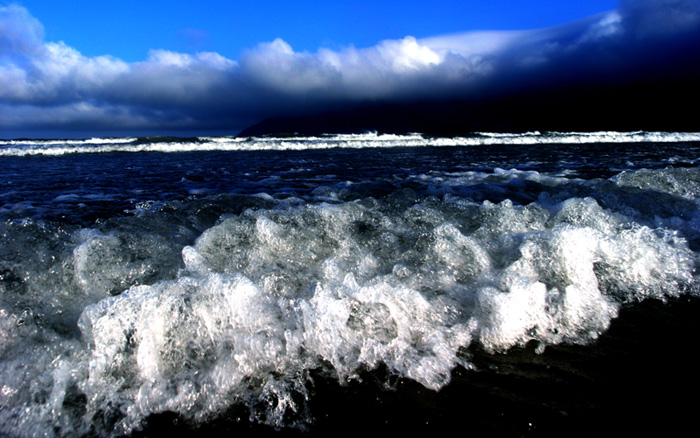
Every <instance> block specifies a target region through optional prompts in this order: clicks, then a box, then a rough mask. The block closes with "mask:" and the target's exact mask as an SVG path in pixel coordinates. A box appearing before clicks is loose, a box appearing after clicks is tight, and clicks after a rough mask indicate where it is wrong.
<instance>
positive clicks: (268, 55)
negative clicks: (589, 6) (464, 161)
mask: <svg viewBox="0 0 700 438" xmlns="http://www.w3.org/2000/svg"><path fill="white" fill-rule="evenodd" d="M699 4H700V2H697V0H694V1H690V0H688V1H684V0H666V1H658V0H657V1H652V0H641V1H640V0H637V1H631V0H630V1H627V0H624V1H622V2H621V4H620V7H619V9H618V10H615V11H610V12H607V13H603V14H599V15H596V16H593V17H588V18H585V19H582V20H580V21H577V22H574V23H567V24H563V25H560V26H556V27H552V28H546V29H535V30H524V31H479V32H465V33H461V34H453V35H443V36H436V37H433V38H426V39H416V38H414V37H411V36H406V37H405V38H402V39H399V40H386V41H381V42H378V43H377V44H376V45H375V46H372V47H367V48H355V47H352V46H351V47H346V48H343V49H340V50H329V49H323V48H322V49H319V50H318V51H317V52H313V53H312V52H297V51H295V50H294V49H293V48H292V47H291V46H290V45H289V44H288V43H286V42H285V41H284V40H282V39H276V40H274V41H272V42H267V43H261V44H259V45H258V46H256V47H254V48H252V49H250V50H249V51H247V52H246V53H244V54H243V55H242V56H241V58H240V59H239V60H237V61H236V60H231V59H228V58H225V57H223V56H221V55H219V54H217V53H212V52H200V53H197V54H185V53H178V52H172V51H167V50H152V51H151V52H150V53H149V55H148V57H147V59H145V60H144V61H141V62H134V63H127V62H124V61H122V60H120V59H117V58H115V57H111V56H99V57H86V56H84V55H82V54H81V53H80V52H79V51H78V50H77V49H76V48H72V47H69V46H67V45H66V44H64V43H63V42H48V41H45V40H44V32H43V28H42V25H41V23H39V22H38V21H37V20H36V19H35V18H34V17H33V16H32V15H31V14H30V12H29V11H27V10H26V9H24V8H23V7H21V6H18V5H10V6H6V7H2V8H0V111H1V114H2V117H0V129H3V130H9V129H10V128H15V129H18V128H25V129H28V130H30V129H37V130H39V129H49V128H50V129H53V130H60V129H64V128H65V129H66V130H73V131H79V130H80V129H82V128H85V127H90V128H91V129H104V130H112V131H115V130H120V129H124V130H128V129H132V130H133V129H140V130H152V131H164V132H165V131H170V132H172V130H174V129H189V130H198V129H199V130H208V129H220V130H221V129H223V130H229V131H231V132H235V131H237V130H240V129H242V128H244V127H246V126H247V125H249V124H251V123H254V122H256V121H258V120H261V119H263V118H266V117H274V116H283V115H291V114H297V113H304V112H313V111H319V110H325V109H334V108H335V109H338V108H343V107H347V106H353V105H360V104H368V103H392V102H417V101H420V100H424V99H429V100H431V101H438V100H450V99H453V100H459V99H476V100H479V99H489V98H494V97H498V96H503V95H506V94H508V93H514V92H518V91H520V90H525V89H529V88H532V87H534V88H537V87H549V88H551V87H554V86H560V87H573V86H585V85H587V84H594V85H595V84H599V83H609V84H612V85H614V84H616V83H622V82H625V81H629V80H631V79H633V80H642V79H643V78H642V77H641V76H640V75H641V73H639V72H640V71H643V72H645V73H644V74H646V73H648V72H649V71H652V72H653V73H654V74H655V75H656V77H657V78H658V77H664V78H666V76H664V75H667V76H668V77H669V78H671V77H672V76H673V74H675V73H674V72H673V71H671V70H672V68H668V69H665V65H669V66H670V67H679V66H680V67H683V66H685V65H686V64H687V63H690V64H692V62H689V61H687V60H688V59H698V54H699V53H698V52H699V51H700V49H698V47H700V44H698V42H699V41H700V38H699V37H698V36H699V35H700V31H699V29H700V6H699ZM669 48H670V49H669ZM659 60H664V62H666V61H669V62H670V64H663V63H661V64H660V63H659V62H658V61H659ZM674 63H675V64H674ZM684 63H686V64H684ZM640 67H641V68H640Z"/></svg>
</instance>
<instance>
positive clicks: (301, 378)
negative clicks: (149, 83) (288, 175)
mask: <svg viewBox="0 0 700 438" xmlns="http://www.w3.org/2000/svg"><path fill="white" fill-rule="evenodd" d="M678 172H690V173H693V174H694V175H695V176H697V170H696V169H685V170H681V171H677V170H673V169H667V170H660V171H643V172H639V173H636V174H630V175H621V176H620V177H619V178H616V179H613V180H610V181H598V182H596V184H598V186H596V191H599V192H605V193H606V194H605V197H606V198H605V199H606V200H607V201H606V202H607V203H608V205H614V206H615V209H613V208H611V207H609V206H607V207H606V206H604V205H602V204H603V203H602V201H599V200H597V199H594V198H593V197H588V196H569V195H570V194H571V191H577V190H581V187H580V184H581V183H580V182H576V181H574V182H569V181H567V180H565V179H563V178H553V177H545V176H544V175H541V174H538V173H537V172H518V171H501V172H500V173H496V174H494V175H491V176H489V178H490V181H491V183H494V182H496V183H497V182H501V183H506V182H512V181H515V180H518V179H520V180H521V181H523V183H525V182H528V181H531V182H532V181H537V182H538V183H540V184H542V185H543V186H546V187H549V188H551V189H552V190H551V191H552V192H553V193H557V194H558V195H552V196H545V195H541V196H540V200H539V201H538V202H532V203H529V204H527V205H519V204H516V203H514V202H512V201H510V200H505V201H502V202H498V203H494V202H490V201H483V202H473V201H470V200H468V199H465V198H461V197H458V196H455V195H453V194H449V193H448V194H444V196H443V197H442V199H439V198H437V197H434V196H420V195H418V194H417V193H415V192H413V191H412V190H408V189H403V190H399V191H396V192H394V193H393V194H390V195H388V196H385V197H383V198H380V199H375V198H362V199H356V200H352V201H347V202H338V203H333V204H331V203H324V202H320V203H308V202H303V201H302V200H300V199H289V198H288V199H285V200H277V201H274V200H272V199H271V198H270V197H268V198H266V199H262V200H260V201H255V202H258V204H255V205H256V207H254V208H249V209H246V210H244V211H242V212H241V213H240V214H233V215H223V216H221V217H220V219H219V220H218V221H217V222H216V223H215V224H210V225H208V226H206V227H205V228H206V229H205V231H204V232H203V233H201V234H198V237H196V239H194V237H193V238H192V239H191V240H188V239H184V240H182V238H181V237H173V236H174V235H175V234H176V231H178V233H179V235H180V236H182V230H183V223H184V222H183V221H190V222H189V223H190V224H192V223H193V222H192V221H195V222H197V221H198V219H196V218H193V214H196V213H193V212H197V211H203V210H204V208H201V206H199V205H198V206H194V207H193V208H192V209H191V210H188V211H187V212H186V213H183V215H182V217H180V218H179V219H177V220H176V218H175V217H174V216H168V218H167V220H166V217H164V216H163V215H164V214H173V213H168V212H167V211H166V210H168V209H161V210H157V209H155V210H144V211H142V212H140V214H138V215H137V216H135V217H133V218H131V219H129V218H125V219H123V220H121V221H117V222H114V223H112V224H111V225H110V223H106V224H105V225H103V226H102V228H101V229H100V230H84V229H71V228H66V227H62V228H60V229H55V228H51V227H49V226H45V225H40V224H36V223H34V222H26V221H25V222H22V223H20V222H16V221H13V222H7V223H5V224H4V225H3V229H2V232H3V234H4V235H6V236H11V237H12V241H13V242H14V243H13V244H11V245H10V246H8V247H5V248H4V249H3V251H5V253H4V254H3V257H2V259H1V260H2V270H1V271H0V273H1V275H2V276H3V282H2V287H3V290H2V295H1V296H2V301H1V302H0V313H1V316H2V318H0V324H1V325H2V326H1V328H2V330H1V331H0V333H1V334H2V335H1V337H0V355H2V358H3V360H2V361H1V362H0V376H1V380H2V390H1V391H0V424H1V426H0V431H2V432H3V433H6V434H9V435H18V436H39V435H42V436H44V435H45V434H47V433H48V434H49V435H54V436H75V435H107V436H117V435H121V434H128V433H130V432H133V431H134V430H137V429H139V427H141V426H142V425H143V424H144V421H145V420H146V419H147V418H148V417H149V415H152V414H157V413H162V412H175V413H177V414H178V415H179V416H181V418H184V419H187V420H188V421H192V422H195V423H196V422H202V421H207V420H209V419H212V418H215V417H216V416H218V415H222V414H223V413H224V412H226V410H227V409H230V407H231V406H232V405H235V404H243V405H245V406H247V408H248V410H249V412H250V416H251V419H252V420H253V421H257V422H262V423H265V424H270V425H274V426H290V425H291V426H293V425H300V424H301V425H303V424H304V423H305V422H308V421H311V418H312V416H313V413H311V412H308V410H307V406H306V400H308V398H309V396H310V382H311V380H312V377H311V375H312V373H313V372H323V373H325V374H326V375H328V376H333V377H334V378H336V379H338V380H339V381H341V382H344V381H348V380H352V379H355V378H357V377H358V376H359V375H360V373H361V372H362V370H367V369H374V368H377V367H379V366H384V367H386V368H387V369H388V370H389V372H390V373H391V374H393V375H397V376H401V377H403V378H408V379H412V380H415V381H417V382H419V383H421V384H422V385H424V386H425V387H427V388H430V389H433V390H437V389H440V388H442V387H444V386H445V385H447V384H448V383H449V381H450V378H451V372H452V370H453V369H454V368H455V367H456V366H458V365H461V366H464V367H467V368H469V367H471V364H470V361H469V355H468V354H466V353H465V351H466V349H468V348H469V347H470V346H474V345H478V346H481V347H482V348H484V349H486V350H487V351H491V352H502V351H507V350H509V349H511V348H513V347H516V346H522V345H525V344H528V343H535V344H537V345H538V349H539V351H542V350H543V349H546V348H547V346H549V345H556V344H561V343H573V344H586V343H589V342H591V341H593V340H595V339H596V338H597V337H598V336H599V335H600V334H601V333H602V332H604V331H605V330H606V329H607V328H608V326H609V325H610V323H611V321H612V320H613V319H614V318H615V317H616V316H617V314H618V312H619V310H620V309H621V307H622V306H625V305H626V303H629V302H634V301H638V300H642V299H646V298H657V299H665V298H667V297H673V296H679V295H680V294H683V293H688V292H690V293H697V292H696V291H697V289H696V278H695V269H696V265H697V254H696V253H695V252H694V251H693V250H692V249H691V248H690V246H689V244H688V241H687V240H686V238H685V237H684V235H691V236H692V235H693V233H695V235H697V230H698V229H700V228H699V226H698V225H699V224H700V222H699V221H698V216H697V204H696V202H695V198H694V197H693V196H692V195H689V193H690V192H691V191H693V190H695V189H694V188H693V187H694V186H693V184H696V183H694V182H692V181H697V180H698V178H695V179H694V180H693V179H692V178H686V177H682V176H681V175H678V174H677V173H678ZM669 181H675V182H676V183H677V184H675V185H674V184H669V183H668V182H669ZM645 185H653V186H654V190H655V193H659V196H662V195H664V196H665V195H669V194H674V195H675V194H678V193H681V194H683V196H685V198H683V199H686V202H685V203H684V204H683V206H674V205H668V204H665V203H659V205H658V206H652V209H655V210H654V211H653V212H652V213H651V215H652V216H655V219H654V218H653V217H652V218H649V217H647V219H646V220H641V219H640V217H641V213H640V212H639V210H637V209H636V207H635V206H636V205H637V204H636V203H637V202H640V203H644V204H649V199H651V198H646V199H640V198H639V197H638V192H637V191H635V190H636V187H639V186H645ZM681 186H683V187H681ZM328 190H329V191H332V188H328ZM567 193H568V195H567ZM557 196H561V197H562V198H561V199H557ZM258 198H260V197H258ZM662 198H663V196H662ZM237 199H238V198H237ZM611 200H612V201H611ZM205 201H206V200H192V201H191V202H193V203H195V202H205ZM263 201H264V202H263ZM237 202H238V201H237ZM270 203H272V204H274V205H272V206H270V205H269V204H270ZM679 208H683V209H685V210H683V211H680V210H679ZM170 210H173V209H170ZM170 210H168V211H170ZM178 220H179V221H181V222H179V223H178ZM149 223H150V224H151V225H150V226H149V225H148V224H149ZM197 223H198V224H199V223H200V222H197ZM144 229H150V231H148V232H147V233H146V232H145V231H144ZM178 239H180V240H178ZM27 309H32V310H27ZM76 326H77V327H78V329H76V328H75V327H76Z"/></svg>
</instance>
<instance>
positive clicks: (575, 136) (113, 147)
mask: <svg viewBox="0 0 700 438" xmlns="http://www.w3.org/2000/svg"><path fill="white" fill-rule="evenodd" d="M691 141H700V133H697V132H644V131H637V132H614V131H605V132H591V133H581V132H570V133H567V132H551V133H540V132H527V133H522V134H511V133H477V134H475V135H474V136H470V137H452V138H442V137H424V136H422V135H420V134H407V135H395V134H377V133H367V134H339V135H328V136H315V137H301V136H300V137H291V138H280V137H250V138H239V137H201V138H199V141H198V142H193V141H184V142H178V141H169V142H166V141H154V142H148V141H137V139H134V138H122V139H114V138H96V139H88V140H0V157H2V156H5V157H9V156H31V155H54V156H56V155H69V154H82V153H91V154H99V153H114V152H128V153H139V152H190V151H258V150H313V149H332V148H353V149H362V148H385V147H386V148H391V147H419V146H438V147H439V146H483V145H504V146H507V145H531V144H542V145H545V144H590V143H663V142H691Z"/></svg>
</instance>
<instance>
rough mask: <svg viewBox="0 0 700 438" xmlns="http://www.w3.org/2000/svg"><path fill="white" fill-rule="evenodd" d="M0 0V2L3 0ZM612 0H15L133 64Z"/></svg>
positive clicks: (51, 25) (598, 5)
mask: <svg viewBox="0 0 700 438" xmlns="http://www.w3.org/2000/svg"><path fill="white" fill-rule="evenodd" d="M6 3H7V2H6ZM617 3H618V2H617V1H616V0H588V1H574V2H571V1H561V0H559V1H557V0H496V1H464V0H462V1H459V0H433V1H425V0H420V1H415V0H391V1H365V0H353V1H327V0H326V1H324V0H298V1H278V0H245V1H212V0H199V1H196V2H195V1H191V0H187V1H184V0H158V1H153V0H122V1H119V2H96V1H90V0H73V1H65V2H57V1H46V0H23V1H19V2H17V4H19V5H22V6H24V7H25V8H27V9H28V10H29V11H30V12H31V14H32V15H33V16H34V17H36V18H37V19H38V20H39V21H40V22H41V23H42V24H43V26H44V31H45V35H46V39H47V40H48V41H64V42H65V43H66V44H67V45H69V46H71V47H74V48H76V49H78V50H79V51H80V52H81V53H82V54H83V55H86V56H99V55H105V54H109V55H113V56H116V57H118V58H120V59H122V60H124V61H129V62H134V61H140V60H143V59H145V58H146V56H147V55H148V51H149V50H150V49H166V50H173V51H178V52H185V53H194V52H197V51H213V52H217V53H219V54H221V55H223V56H226V57H228V58H234V59H235V58H237V57H238V56H240V54H241V52H242V51H243V50H246V49H251V48H254V47H255V46H256V45H257V44H258V43H261V42H268V41H273V40H274V39H276V38H282V39H283V40H285V41H286V42H287V43H289V44H290V45H291V46H292V47H293V48H294V49H295V50H300V51H316V50H317V49H318V48H320V47H327V48H332V49H340V48H342V47H344V46H350V45H353V46H355V47H358V48H361V47H368V46H373V45H375V44H377V43H378V42H380V41H382V40H386V39H400V38H403V37H405V36H407V35H411V36H414V37H416V38H425V37H430V36H435V35H442V34H448V33H455V32H464V31H468V30H522V29H536V28H542V27H548V26H553V25H558V24H562V23H567V22H570V21H574V20H577V19H580V18H584V17H587V16H590V15H593V14H596V13H599V12H604V11H609V10H612V9H615V7H616V6H617Z"/></svg>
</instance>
